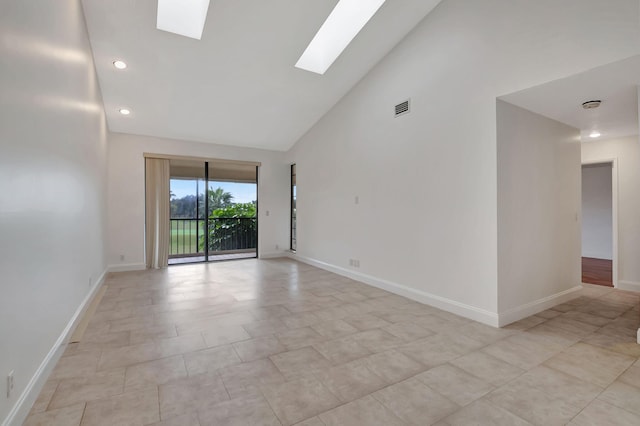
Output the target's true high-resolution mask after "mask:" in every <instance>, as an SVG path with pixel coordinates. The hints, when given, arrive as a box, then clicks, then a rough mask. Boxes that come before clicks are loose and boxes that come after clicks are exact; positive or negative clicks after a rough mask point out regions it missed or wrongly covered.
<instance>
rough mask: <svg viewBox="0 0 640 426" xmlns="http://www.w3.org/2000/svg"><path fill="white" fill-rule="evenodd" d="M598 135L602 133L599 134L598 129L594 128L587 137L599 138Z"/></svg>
mask: <svg viewBox="0 0 640 426" xmlns="http://www.w3.org/2000/svg"><path fill="white" fill-rule="evenodd" d="M600 136H602V135H601V134H600V132H599V131H597V130H594V131H593V132H591V133H590V134H589V137H590V138H592V139H595V138H599V137H600Z"/></svg>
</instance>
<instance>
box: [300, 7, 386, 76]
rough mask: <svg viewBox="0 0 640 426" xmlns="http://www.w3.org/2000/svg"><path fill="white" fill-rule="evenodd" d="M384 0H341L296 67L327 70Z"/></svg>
mask: <svg viewBox="0 0 640 426" xmlns="http://www.w3.org/2000/svg"><path fill="white" fill-rule="evenodd" d="M384 2H385V0H340V1H339V2H338V4H336V7H335V8H334V9H333V11H332V12H331V14H330V15H329V17H328V18H327V20H326V21H325V22H324V24H322V26H321V27H320V29H319V30H318V33H317V34H316V35H315V37H314V38H313V40H311V43H309V46H307V49H306V50H305V51H304V53H303V54H302V56H301V57H300V59H299V60H298V62H297V63H296V67H297V68H300V69H303V70H307V71H311V72H315V73H317V74H324V73H325V72H326V71H327V70H328V69H329V67H330V66H331V64H333V62H334V61H335V60H336V59H337V58H338V56H340V54H341V53H342V52H343V51H344V49H345V48H346V47H347V46H348V45H349V43H351V41H352V40H353V39H354V38H355V36H356V35H358V33H359V32H360V30H361V29H362V28H363V27H364V26H365V25H366V24H367V22H369V20H370V19H371V17H373V15H375V13H376V12H377V11H378V9H380V6H382V4H383V3H384Z"/></svg>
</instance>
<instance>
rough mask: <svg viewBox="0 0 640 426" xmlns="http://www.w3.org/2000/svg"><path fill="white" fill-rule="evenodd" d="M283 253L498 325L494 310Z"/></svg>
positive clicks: (374, 285)
mask: <svg viewBox="0 0 640 426" xmlns="http://www.w3.org/2000/svg"><path fill="white" fill-rule="evenodd" d="M285 255H286V256H287V257H290V258H291V259H295V260H298V261H300V262H303V263H306V264H308V265H311V266H315V267H317V268H320V269H324V270H326V271H329V272H333V273H335V274H338V275H342V276H344V277H347V278H351V279H354V280H356V281H360V282H362V283H365V284H368V285H371V286H373V287H376V288H379V289H381V290H386V291H389V292H391V293H394V294H397V295H399V296H404V297H406V298H408V299H411V300H415V301H416V302H420V303H424V304H425V305H429V306H433V307H435V308H438V309H442V310H444V311H447V312H451V313H453V314H456V315H460V316H462V317H465V318H469V319H472V320H474V321H478V322H481V323H483V324H487V325H490V326H492V327H498V315H497V314H496V313H494V312H490V311H487V310H484V309H480V308H476V307H475V306H471V305H467V304H464V303H460V302H456V301H455V300H451V299H447V298H444V297H441V296H436V295H434V294H430V293H427V292H425V291H422V290H416V289H414V288H410V287H407V286H404V285H401V284H397V283H394V282H391V281H387V280H383V279H380V278H376V277H373V276H371V275H367V274H363V273H361V272H356V271H352V270H349V269H346V268H342V267H339V266H335V265H331V264H329V263H325V262H321V261H319V260H315V259H311V258H308V257H305V256H301V255H299V254H296V253H285Z"/></svg>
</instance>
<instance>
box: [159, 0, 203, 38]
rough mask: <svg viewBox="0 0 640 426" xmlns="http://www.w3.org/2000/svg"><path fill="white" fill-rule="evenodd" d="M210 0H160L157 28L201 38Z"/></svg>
mask: <svg viewBox="0 0 640 426" xmlns="http://www.w3.org/2000/svg"><path fill="white" fill-rule="evenodd" d="M208 10H209V0H158V19H157V21H156V28H158V29H159V30H162V31H168V32H170V33H174V34H179V35H182V36H185V37H191V38H195V39H198V40H200V39H201V38H202V31H203V30H204V23H205V21H206V20H207V11H208Z"/></svg>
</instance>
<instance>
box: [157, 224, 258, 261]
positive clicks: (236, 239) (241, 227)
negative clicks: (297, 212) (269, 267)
mask: <svg viewBox="0 0 640 426" xmlns="http://www.w3.org/2000/svg"><path fill="white" fill-rule="evenodd" d="M170 222H171V228H170V235H171V239H170V240H169V257H185V256H194V255H203V254H204V246H205V236H206V229H205V219H196V218H186V219H171V220H170ZM208 222H209V238H208V239H209V253H220V252H231V251H245V250H255V249H256V247H257V243H258V223H257V219H256V218H235V217H234V218H230V217H218V218H210V219H208Z"/></svg>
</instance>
